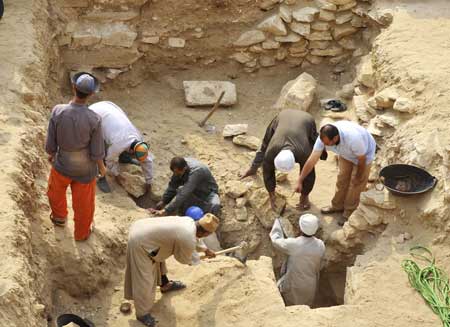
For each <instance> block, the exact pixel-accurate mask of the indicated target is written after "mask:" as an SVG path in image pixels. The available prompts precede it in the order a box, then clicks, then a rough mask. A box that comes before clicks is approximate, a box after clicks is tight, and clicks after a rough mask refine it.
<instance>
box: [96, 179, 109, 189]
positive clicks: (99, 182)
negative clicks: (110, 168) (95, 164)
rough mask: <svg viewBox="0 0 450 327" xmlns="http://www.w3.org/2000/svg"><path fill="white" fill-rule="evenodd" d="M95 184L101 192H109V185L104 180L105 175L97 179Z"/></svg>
mask: <svg viewBox="0 0 450 327" xmlns="http://www.w3.org/2000/svg"><path fill="white" fill-rule="evenodd" d="M97 186H98V188H99V189H100V191H102V192H103V193H111V187H110V186H109V184H108V181H107V180H106V177H100V178H99V179H97Z"/></svg>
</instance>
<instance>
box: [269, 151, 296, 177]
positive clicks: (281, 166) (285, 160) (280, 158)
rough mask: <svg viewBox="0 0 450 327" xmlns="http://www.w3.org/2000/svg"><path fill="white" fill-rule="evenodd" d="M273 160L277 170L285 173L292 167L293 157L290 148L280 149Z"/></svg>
mask: <svg viewBox="0 0 450 327" xmlns="http://www.w3.org/2000/svg"><path fill="white" fill-rule="evenodd" d="M273 162H274V164H275V168H276V169H277V170H279V171H281V172H283V173H287V172H289V171H291V170H292V168H294V166H295V157H294V154H293V153H292V151H291V150H281V151H280V153H278V154H277V156H276V157H275V160H274V161H273Z"/></svg>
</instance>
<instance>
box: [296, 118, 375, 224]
mask: <svg viewBox="0 0 450 327" xmlns="http://www.w3.org/2000/svg"><path fill="white" fill-rule="evenodd" d="M324 148H326V150H330V151H332V152H335V153H336V154H338V155H339V174H338V177H337V182H336V193H335V195H334V197H333V200H332V201H331V206H329V207H325V208H322V210H321V211H322V213H324V214H329V213H335V212H343V217H344V218H345V219H348V217H350V215H351V214H352V212H353V211H354V210H355V209H356V208H357V207H358V204H359V196H360V194H361V192H362V191H364V189H365V187H366V185H367V181H368V179H369V173H370V166H371V164H372V161H373V159H374V157H375V149H376V143H375V140H374V138H373V137H372V135H371V134H370V133H369V132H368V131H367V130H366V129H365V128H363V127H362V126H360V125H358V124H356V123H354V122H351V121H346V120H342V121H338V122H335V123H333V124H327V125H324V126H323V127H322V128H321V129H320V137H319V138H317V140H316V143H315V144H314V148H313V152H312V153H311V155H310V157H309V158H308V160H307V161H306V163H305V167H304V168H303V170H302V171H301V174H300V176H299V179H298V184H297V188H296V191H297V192H300V191H301V189H302V182H303V180H304V178H306V176H308V174H309V172H310V171H311V170H312V169H313V168H314V166H315V165H316V163H317V161H318V160H319V158H320V155H321V154H322V151H323V150H324ZM342 224H343V222H342V221H340V225H342Z"/></svg>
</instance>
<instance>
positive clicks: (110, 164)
mask: <svg viewBox="0 0 450 327" xmlns="http://www.w3.org/2000/svg"><path fill="white" fill-rule="evenodd" d="M89 109H91V110H92V111H93V112H95V113H96V114H98V115H99V116H100V117H101V118H102V130H103V137H104V139H105V144H106V157H105V162H106V167H107V168H108V171H109V172H110V173H111V174H112V175H114V177H115V179H116V182H117V183H118V184H119V185H123V183H124V177H123V176H122V175H120V166H119V162H120V163H136V164H138V165H140V166H141V168H142V173H143V174H144V177H145V192H146V194H150V193H151V189H152V180H153V156H152V155H151V154H149V146H148V144H147V143H145V142H144V139H143V136H142V134H141V132H140V131H139V130H138V129H137V128H136V127H135V126H134V125H133V123H132V122H131V121H130V120H129V119H128V117H127V115H126V114H125V112H124V111H123V110H122V109H121V108H120V107H119V106H118V105H116V104H114V103H112V102H109V101H101V102H97V103H94V104H92V105H90V106H89ZM102 185H104V186H102ZM99 187H100V189H101V190H102V191H103V192H110V189H109V185H108V184H107V182H106V179H102V180H101V181H99Z"/></svg>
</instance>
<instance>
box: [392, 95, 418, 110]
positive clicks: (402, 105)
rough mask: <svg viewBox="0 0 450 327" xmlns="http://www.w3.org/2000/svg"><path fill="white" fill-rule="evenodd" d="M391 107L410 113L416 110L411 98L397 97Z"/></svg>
mask: <svg viewBox="0 0 450 327" xmlns="http://www.w3.org/2000/svg"><path fill="white" fill-rule="evenodd" d="M393 109H394V110H397V111H400V112H407V113H410V114H411V113H414V112H415V111H416V105H415V103H414V102H413V101H412V100H411V99H408V98H402V97H399V98H397V100H395V103H394V106H393Z"/></svg>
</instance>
